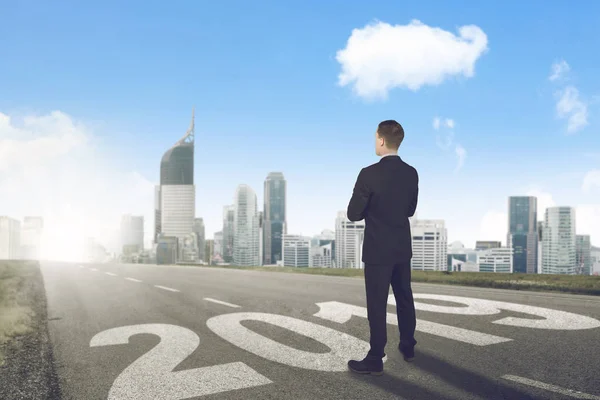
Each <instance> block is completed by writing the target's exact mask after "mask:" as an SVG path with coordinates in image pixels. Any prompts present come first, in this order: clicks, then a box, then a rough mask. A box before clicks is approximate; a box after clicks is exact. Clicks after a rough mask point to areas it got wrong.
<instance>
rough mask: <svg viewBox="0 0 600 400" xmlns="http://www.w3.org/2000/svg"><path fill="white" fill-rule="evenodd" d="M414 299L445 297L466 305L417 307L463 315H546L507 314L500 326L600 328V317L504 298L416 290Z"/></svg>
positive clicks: (423, 305) (497, 322) (417, 303)
mask: <svg viewBox="0 0 600 400" xmlns="http://www.w3.org/2000/svg"><path fill="white" fill-rule="evenodd" d="M414 298H415V299H428V300H441V301H448V302H452V303H459V304H463V305H466V307H450V306H440V305H435V304H428V303H422V302H417V301H415V308H416V309H417V310H422V311H431V312H438V313H445V314H460V315H494V314H499V313H500V312H501V310H506V311H514V312H518V313H523V314H529V315H533V316H536V317H541V318H542V319H530V318H519V317H505V318H501V319H499V320H496V321H493V323H494V324H499V325H509V326H518V327H523V328H536V329H553V330H580V329H593V328H598V327H600V321H598V320H597V319H594V318H590V317H586V316H585V315H579V314H574V313H570V312H566V311H558V310H552V309H549V308H542V307H535V306H526V305H523V304H516V303H507V302H504V301H495V300H484V299H476V298H471V297H460V296H447V295H440V294H425V293H415V294H414ZM388 304H391V305H395V304H396V299H395V298H394V296H393V295H390V296H389V297H388Z"/></svg>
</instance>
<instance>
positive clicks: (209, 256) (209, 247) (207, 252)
mask: <svg viewBox="0 0 600 400" xmlns="http://www.w3.org/2000/svg"><path fill="white" fill-rule="evenodd" d="M214 256H215V241H214V239H207V240H205V241H204V262H205V263H206V264H212V260H213V258H214Z"/></svg>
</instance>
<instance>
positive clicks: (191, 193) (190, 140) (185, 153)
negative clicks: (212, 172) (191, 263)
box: [159, 111, 196, 238]
mask: <svg viewBox="0 0 600 400" xmlns="http://www.w3.org/2000/svg"><path fill="white" fill-rule="evenodd" d="M159 197H160V217H161V219H160V230H161V233H163V234H164V235H165V236H168V237H178V238H183V237H186V236H187V235H189V234H190V233H191V232H192V231H193V224H194V217H195V198H196V189H195V186H194V112H193V111H192V121H191V123H190V127H189V128H188V130H187V132H186V133H185V135H184V136H183V137H182V138H181V139H180V140H179V141H177V142H176V143H175V144H174V145H173V146H172V147H171V148H170V149H169V150H167V152H166V153H165V154H164V155H163V157H162V160H161V163H160V192H159Z"/></svg>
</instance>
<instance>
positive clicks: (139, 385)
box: [90, 324, 272, 400]
mask: <svg viewBox="0 0 600 400" xmlns="http://www.w3.org/2000/svg"><path fill="white" fill-rule="evenodd" d="M141 333H150V334H154V335H157V336H159V337H160V338H161V341H160V343H159V344H157V345H156V346H155V347H154V348H153V349H152V350H150V351H149V352H147V353H146V354H144V355H143V356H141V357H140V358H138V359H137V360H136V361H134V362H133V364H131V365H130V366H129V367H127V368H126V369H125V370H124V371H123V372H122V373H121V374H120V375H119V376H118V377H117V379H116V380H115V382H114V383H113V386H112V388H111V389H110V391H109V394H108V400H122V399H132V400H147V399H160V400H180V399H187V398H190V397H197V396H203V395H208V394H214V393H220V392H225V391H230V390H236V389H245V388H250V387H255V386H261V385H266V384H269V383H272V381H271V380H269V379H267V378H266V377H264V376H262V375H261V374H259V373H258V372H256V371H255V370H253V369H252V368H250V367H249V366H247V365H246V364H244V363H242V362H234V363H228V364H221V365H213V366H210V367H202V368H195V369H189V370H185V371H177V372H173V369H174V368H175V367H177V365H179V364H180V363H181V362H182V361H183V360H185V358H186V357H188V356H189V355H190V354H192V352H194V350H196V348H198V346H199V344H200V338H199V337H198V335H197V334H195V333H194V332H192V331H191V330H189V329H187V328H183V327H180V326H175V325H167V324H145V325H133V326H122V327H118V328H112V329H109V330H106V331H103V332H100V333H98V334H97V335H95V336H94V337H93V338H92V340H91V342H90V346H91V347H99V346H112V345H117V344H128V343H129V338H130V337H131V336H133V335H137V334H141Z"/></svg>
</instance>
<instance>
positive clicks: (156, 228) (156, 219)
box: [153, 185, 162, 244]
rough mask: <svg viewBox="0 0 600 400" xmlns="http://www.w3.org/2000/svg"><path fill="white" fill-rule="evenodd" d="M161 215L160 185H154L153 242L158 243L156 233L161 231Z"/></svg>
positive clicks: (158, 233)
mask: <svg viewBox="0 0 600 400" xmlns="http://www.w3.org/2000/svg"><path fill="white" fill-rule="evenodd" d="M161 219H162V217H161V214H160V185H156V186H155V188H154V237H153V239H154V241H153V243H155V244H156V243H158V235H160V233H161V232H162V229H161V227H160V221H161Z"/></svg>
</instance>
